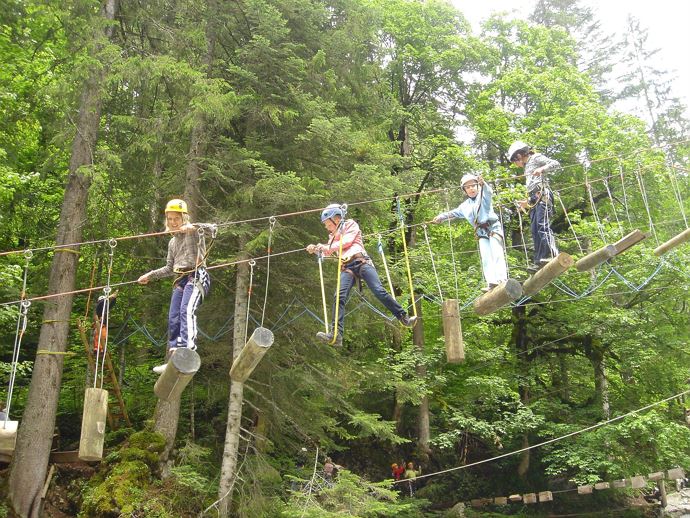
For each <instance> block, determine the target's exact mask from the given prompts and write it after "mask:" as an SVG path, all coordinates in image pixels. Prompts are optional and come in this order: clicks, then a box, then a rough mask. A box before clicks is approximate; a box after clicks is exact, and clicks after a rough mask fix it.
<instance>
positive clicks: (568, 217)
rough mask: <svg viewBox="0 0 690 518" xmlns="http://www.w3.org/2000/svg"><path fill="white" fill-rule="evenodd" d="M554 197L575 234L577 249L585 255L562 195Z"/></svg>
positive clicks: (558, 194) (555, 194) (557, 194)
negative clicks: (556, 198)
mask: <svg viewBox="0 0 690 518" xmlns="http://www.w3.org/2000/svg"><path fill="white" fill-rule="evenodd" d="M554 197H558V201H559V202H560V204H561V207H562V208H563V215H564V216H565V220H566V221H567V222H568V226H569V227H570V230H571V232H572V233H573V237H574V238H575V242H576V243H577V248H578V249H579V250H580V253H581V254H583V255H584V253H585V251H584V250H583V249H582V245H581V244H580V240H579V239H578V237H577V233H576V232H575V227H573V222H572V221H570V216H568V211H567V210H566V209H565V204H564V203H563V198H562V197H561V195H560V193H554ZM507 256H508V253H507V252H506V257H507Z"/></svg>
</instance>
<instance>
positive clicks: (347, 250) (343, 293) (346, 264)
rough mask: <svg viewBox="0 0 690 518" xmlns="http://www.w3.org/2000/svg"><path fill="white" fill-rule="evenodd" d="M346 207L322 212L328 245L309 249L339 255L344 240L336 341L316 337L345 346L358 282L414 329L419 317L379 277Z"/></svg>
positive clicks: (325, 335) (328, 336)
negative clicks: (409, 312)
mask: <svg viewBox="0 0 690 518" xmlns="http://www.w3.org/2000/svg"><path fill="white" fill-rule="evenodd" d="M344 216H345V213H344V211H343V208H342V207H341V206H340V205H338V204H337V203H333V204H331V205H329V206H328V207H326V208H325V209H324V210H323V212H322V213H321V222H322V223H323V225H324V227H326V230H328V234H329V240H328V243H327V244H325V243H319V244H316V245H314V244H311V245H308V246H307V248H306V250H307V252H309V253H310V254H316V253H322V254H323V255H325V256H330V255H333V254H337V253H338V251H339V250H340V247H341V241H342V257H341V262H342V271H341V273H340V293H339V295H337V296H335V297H334V302H333V313H334V314H335V301H336V300H337V301H338V322H337V328H336V323H334V324H333V327H332V329H334V330H335V329H337V333H336V336H335V341H334V340H333V331H331V332H330V333H324V332H323V331H321V332H319V333H317V334H316V336H317V338H319V339H320V340H321V341H323V342H326V343H333V345H336V346H341V345H342V343H343V329H344V325H343V324H344V321H345V304H346V303H347V300H348V298H349V295H350V290H351V289H352V287H353V286H354V285H355V281H356V280H357V279H361V280H363V281H364V282H366V284H367V286H369V289H370V290H371V291H372V293H373V294H374V295H375V296H376V298H377V299H379V300H380V301H381V303H382V304H383V305H384V306H386V308H387V309H388V310H389V311H390V312H391V313H392V314H393V316H394V317H395V318H397V319H398V320H399V321H400V323H402V325H404V326H405V327H413V326H414V324H415V321H416V320H417V317H410V316H408V315H407V313H406V312H405V310H404V309H403V308H402V306H401V305H400V303H399V302H398V301H396V300H395V299H394V298H393V297H392V296H391V295H390V293H388V292H387V291H386V289H385V288H384V287H383V285H382V284H381V279H379V274H378V273H376V268H374V264H373V263H372V261H371V259H370V258H369V256H368V255H367V252H366V250H365V249H364V242H363V241H362V231H361V230H360V229H359V225H358V224H357V222H356V221H355V220H353V219H344Z"/></svg>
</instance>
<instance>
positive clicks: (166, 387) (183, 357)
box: [153, 347, 201, 401]
mask: <svg viewBox="0 0 690 518" xmlns="http://www.w3.org/2000/svg"><path fill="white" fill-rule="evenodd" d="M199 367H201V358H199V355H198V354H197V352H196V351H192V350H191V349H187V348H186V347H178V348H177V349H176V350H175V352H174V353H173V354H172V355H171V356H170V359H169V360H168V363H167V365H166V367H165V370H164V371H163V374H161V375H160V376H159V377H158V380H157V381H156V384H155V385H154V387H153V391H154V392H155V394H156V396H158V399H162V400H163V401H174V400H175V399H177V398H179V397H180V396H181V395H182V391H183V390H184V389H185V387H186V386H187V384H188V383H189V382H190V380H191V379H192V378H193V377H194V374H196V372H197V371H198V370H199Z"/></svg>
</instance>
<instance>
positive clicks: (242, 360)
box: [230, 327, 273, 382]
mask: <svg viewBox="0 0 690 518" xmlns="http://www.w3.org/2000/svg"><path fill="white" fill-rule="evenodd" d="M272 345H273V333H272V332H271V331H270V330H269V329H266V328H265V327H257V328H256V329H255V330H254V332H253V333H252V336H251V337H250V338H249V340H248V341H247V343H246V344H245V346H244V347H243V348H242V351H241V352H240V355H239V356H238V357H237V358H236V359H235V361H234V362H233V364H232V368H231V369H230V379H232V381H240V382H245V381H247V378H249V376H251V374H252V372H253V371H254V368H255V367H256V366H257V365H258V364H259V362H260V361H261V358H263V356H264V354H266V352H267V351H268V350H269V349H270V348H271V346H272Z"/></svg>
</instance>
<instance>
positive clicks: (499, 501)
mask: <svg viewBox="0 0 690 518" xmlns="http://www.w3.org/2000/svg"><path fill="white" fill-rule="evenodd" d="M494 504H495V505H508V497H506V496H497V497H496V498H494Z"/></svg>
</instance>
